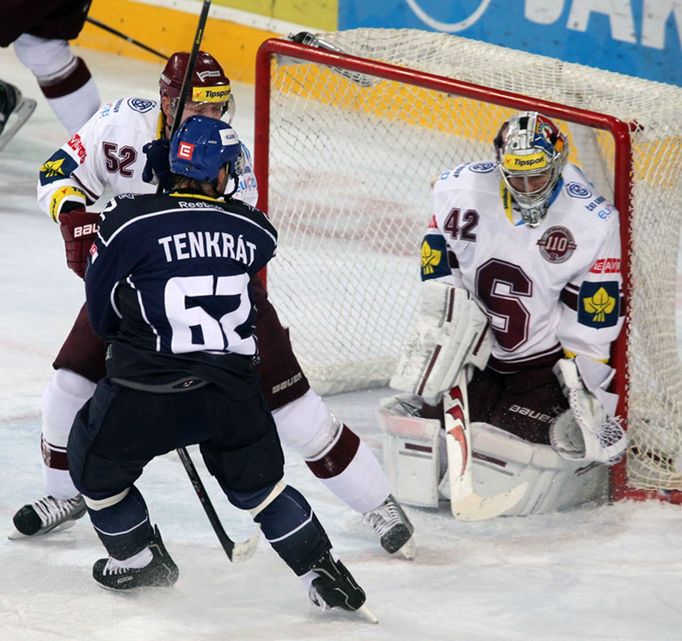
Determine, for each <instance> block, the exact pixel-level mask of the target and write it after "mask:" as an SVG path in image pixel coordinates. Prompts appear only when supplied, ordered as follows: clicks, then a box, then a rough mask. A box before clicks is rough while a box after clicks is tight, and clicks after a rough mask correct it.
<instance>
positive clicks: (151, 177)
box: [142, 138, 173, 191]
mask: <svg viewBox="0 0 682 641" xmlns="http://www.w3.org/2000/svg"><path fill="white" fill-rule="evenodd" d="M142 151H144V153H145V155H146V156H147V162H146V164H145V166H144V169H143V170H142V180H144V181H145V182H146V183H150V184H152V185H158V184H159V183H161V189H163V191H170V190H171V187H172V186H173V179H172V177H171V170H170V157H169V154H170V142H169V141H168V140H167V139H166V138H158V139H157V140H152V142H148V143H147V144H146V145H145V146H144V147H142Z"/></svg>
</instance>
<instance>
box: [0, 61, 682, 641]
mask: <svg viewBox="0 0 682 641" xmlns="http://www.w3.org/2000/svg"><path fill="white" fill-rule="evenodd" d="M81 54H82V55H83V57H85V58H86V59H87V61H88V64H89V65H90V67H91V69H92V71H93V73H94V76H95V77H96V79H97V82H98V84H99V88H100V92H101V94H102V98H103V99H104V100H109V99H113V98H117V97H121V96H124V95H141V96H148V97H154V96H155V94H156V86H157V85H156V83H157V78H158V72H159V68H160V67H159V65H155V64H145V63H140V62H133V61H130V60H124V59H121V58H115V57H111V56H107V55H103V54H97V53H94V52H91V51H82V52H81ZM228 71H229V69H228ZM0 78H2V79H4V80H7V81H10V82H12V83H14V84H16V85H18V86H19V87H21V89H22V90H23V91H24V93H25V94H26V95H28V96H31V97H35V98H36V99H37V100H38V108H37V110H36V112H35V114H34V115H33V117H32V118H31V120H30V121H29V122H28V123H27V124H26V126H25V127H24V128H23V130H22V131H21V132H20V133H19V134H18V135H17V137H16V138H15V139H14V140H13V141H12V142H11V143H10V144H9V145H8V146H7V147H6V148H5V149H4V150H3V152H2V153H0V247H1V251H0V270H1V272H0V273H1V274H2V279H1V280H0V283H1V285H0V292H2V296H1V300H2V306H1V308H0V402H1V405H0V443H2V447H1V448H0V531H2V530H3V528H4V530H5V531H7V532H9V530H10V529H11V517H12V515H13V514H14V512H15V510H16V509H17V508H18V507H20V506H21V505H22V504H23V503H25V502H28V501H31V500H35V499H36V498H38V497H39V496H40V495H42V493H43V488H42V480H41V472H40V452H39V435H40V418H39V408H40V395H41V393H42V390H43V388H44V386H45V384H46V383H47V382H48V380H49V378H50V376H51V367H50V363H51V362H52V358H53V357H54V355H55V353H56V351H57V349H58V348H59V346H60V344H61V341H62V340H63V338H64V336H65V335H66V332H67V331H68V329H69V328H70V326H71V322H72V320H73V318H74V316H75V313H76V311H77V309H78V308H79V306H80V304H81V299H82V295H83V292H82V283H80V282H79V281H78V279H77V278H76V277H75V276H74V275H73V274H72V273H71V272H69V271H68V270H67V268H66V266H65V263H64V256H63V247H62V242H61V238H60V235H59V231H58V229H57V227H56V225H54V224H53V223H52V222H51V221H50V220H49V219H48V217H47V216H46V215H45V214H43V213H42V212H40V211H39V210H38V209H37V207H36V205H35V200H34V183H35V180H36V176H37V170H38V167H39V165H40V164H41V163H42V161H43V160H45V159H46V158H47V157H48V156H50V155H51V153H52V152H53V151H54V150H55V149H56V148H57V147H59V146H60V145H61V144H62V143H63V142H64V140H65V133H64V131H63V130H62V128H61V126H60V124H59V123H58V122H57V120H56V118H55V117H54V116H53V114H52V112H51V111H50V110H49V108H48V106H47V104H46V103H45V101H44V100H43V99H42V97H41V95H40V93H39V91H38V88H37V86H36V84H35V81H34V79H33V77H32V76H31V75H30V74H29V72H27V71H26V70H25V69H24V68H23V67H22V66H21V65H20V64H19V63H18V61H17V60H16V58H15V56H14V54H13V52H12V51H11V50H6V49H5V50H2V51H1V52H0ZM236 92H237V94H238V95H237V103H238V110H237V117H236V125H237V128H238V130H239V131H240V133H241V135H242V137H243V138H244V140H245V141H246V142H247V144H249V145H250V144H251V143H252V138H253V133H252V128H253V120H252V107H253V98H252V88H251V87H250V86H237V87H236ZM385 395H387V390H373V391H366V392H356V393H351V394H345V395H340V396H334V397H329V398H328V401H329V404H330V406H331V407H332V409H333V410H334V411H335V412H336V413H337V414H338V415H339V416H340V417H341V418H342V419H343V420H344V421H345V422H347V423H348V424H349V425H351V426H352V427H353V428H354V429H355V430H356V431H357V432H358V433H360V434H361V436H362V438H363V439H364V440H365V441H366V442H367V443H368V444H369V446H370V447H371V448H372V450H373V451H374V452H375V454H376V455H377V456H380V455H381V435H380V433H379V430H378V427H377V424H376V421H375V420H374V417H373V413H374V410H375V408H376V407H377V403H378V402H379V399H380V398H382V397H383V396H385ZM194 459H195V462H196V463H197V465H198V466H199V467H200V470H203V476H204V479H205V482H206V484H207V486H208V487H209V490H210V492H211V495H212V497H213V501H214V504H215V505H216V506H217V509H218V511H219V513H220V516H221V518H222V520H223V523H224V524H225V527H226V529H227V531H228V532H229V533H230V534H231V535H232V536H233V537H235V538H239V539H241V538H245V537H246V536H247V535H248V534H250V533H251V532H252V531H253V529H254V526H253V525H252V524H251V523H250V522H249V521H248V519H247V518H246V517H245V516H244V515H242V514H240V513H239V512H237V511H236V510H234V509H232V508H231V507H229V506H228V505H227V501H226V500H225V499H224V498H223V497H222V496H221V495H220V494H219V491H218V488H217V485H216V484H215V483H214V482H213V481H212V479H210V477H209V476H208V475H207V473H206V472H205V469H204V468H203V466H201V465H199V463H200V460H199V456H198V455H197V453H196V452H195V456H194ZM286 479H287V480H288V481H289V482H290V483H291V484H293V485H295V486H296V487H298V488H299V489H300V490H301V491H303V492H304V494H305V495H306V496H307V497H308V499H309V500H310V502H311V503H312V505H313V507H314V508H315V510H316V512H317V514H318V516H319V517H320V519H321V521H322V522H323V523H324V524H325V526H326V527H327V530H328V532H329V535H330V537H331V539H332V541H333V543H334V545H335V548H336V550H337V551H338V553H339V554H340V556H341V557H342V559H343V561H344V562H345V563H346V564H347V565H348V567H349V568H350V569H351V571H352V572H353V573H354V575H355V576H356V578H357V579H358V581H359V582H360V583H361V585H362V586H363V587H364V588H365V589H366V591H367V594H368V605H369V606H370V607H371V608H372V610H373V611H374V613H375V614H376V615H377V617H378V618H379V620H380V623H379V624H378V625H371V624H368V623H364V622H361V621H358V620H357V619H354V618H353V617H352V616H349V615H348V614H347V613H343V612H336V611H332V612H328V613H324V614H323V613H319V612H317V611H316V610H315V609H314V608H313V606H311V605H310V604H309V602H308V600H307V596H306V595H305V594H304V591H303V589H302V587H301V586H300V584H299V582H298V580H297V579H296V578H295V577H294V576H293V575H292V574H291V573H290V572H289V570H288V569H287V568H286V567H285V566H284V564H283V563H282V562H280V560H279V558H278V557H277V556H276V555H275V554H274V552H272V551H271V550H270V549H269V547H268V546H267V544H266V543H265V541H264V540H261V542H260V545H259V549H258V551H257V553H256V555H255V557H254V558H252V559H251V560H249V561H248V562H245V563H243V564H231V563H230V562H229V561H228V560H227V558H226V557H225V555H224V553H223V552H222V549H221V548H220V546H219V544H218V542H217V540H216V538H215V536H214V534H213V532H212V530H211V528H210V526H209V524H208V521H207V520H206V518H205V516H204V514H203V512H202V509H201V506H200V504H199V502H198V500H197V498H196V496H195V495H194V492H193V490H192V488H191V486H190V484H189V481H188V479H187V477H186V475H185V472H184V470H183V468H182V466H181V464H180V463H179V461H178V460H177V458H176V457H175V456H174V455H168V456H166V457H163V458H161V459H158V460H156V461H154V462H153V463H152V464H150V466H149V467H148V469H147V471H146V472H145V474H144V477H143V479H142V480H141V482H140V488H141V490H142V491H143V492H144V494H145V496H146V499H147V502H148V504H149V508H150V511H151V515H152V518H153V520H154V521H156V522H157V523H159V525H160V527H161V530H162V533H163V535H164V539H165V542H166V545H167V547H168V549H169V550H170V552H171V554H172V555H173V557H174V558H175V560H176V561H177V563H178V565H179V566H180V568H181V576H180V580H179V582H178V584H177V585H176V586H175V588H174V589H172V590H158V591H153V590H150V591H146V592H142V593H138V594H135V595H121V594H114V593H111V592H107V591H104V590H101V589H99V588H98V587H97V586H96V585H95V583H94V582H93V580H92V578H91V576H90V573H91V567H92V563H93V562H94V561H95V560H96V559H97V558H99V557H101V556H102V555H103V548H102V546H101V545H100V543H99V541H98V539H97V538H96V536H95V534H94V532H93V530H92V528H91V527H90V525H89V523H88V521H87V517H86V518H84V519H82V520H81V521H79V522H78V523H77V524H76V526H75V527H73V528H72V529H70V530H68V531H66V532H63V533H60V534H56V535H53V536H51V537H46V538H43V539H41V540H35V541H19V542H17V541H9V540H7V539H5V538H4V537H0V641H57V640H69V641H86V640H87V641H118V640H123V641H152V640H154V641H170V640H174V641H175V640H177V641H185V640H187V641H218V640H220V641H224V640H226V639H231V640H232V639H233V640H244V641H245V640H247V639H248V640H249V641H266V640H267V641H273V640H278V641H284V640H291V641H294V640H297V641H298V640H313V639H316V640H320V641H331V640H332V639H333V640H335V641H341V640H354V641H355V640H362V639H371V640H373V641H374V640H376V641H378V640H386V641H395V640H397V639H400V640H402V639H409V640H415V639H425V640H429V641H430V640H443V641H446V640H447V641H455V640H462V641H491V640H492V639H504V640H505V641H517V640H518V641H530V640H533V641H534V640H536V639H542V640H543V641H560V640H567V641H568V640H571V641H572V640H581V641H582V640H584V641H587V640H594V641H597V640H599V641H605V640H609V639H613V640H614V641H615V640H618V641H668V640H669V641H676V640H677V639H680V638H681V637H682V633H681V632H680V626H681V624H682V554H681V552H680V550H682V509H680V507H676V506H670V505H666V504H659V503H656V502H653V503H621V504H617V505H614V506H605V507H602V508H598V509H585V510H579V511H575V512H572V513H565V514H554V515H547V516H537V517H530V518H509V519H498V520H495V521H490V522H482V523H478V524H464V523H457V522H455V521H454V520H453V519H452V518H451V517H450V516H449V515H448V512H447V511H446V510H445V508H443V509H442V510H441V511H440V512H434V511H427V510H416V509H410V510H408V511H409V515H410V517H411V519H412V521H413V522H414V524H415V526H416V531H417V534H416V539H417V543H418V556H417V558H416V560H414V561H412V562H408V561H405V560H401V559H398V558H390V557H388V556H387V555H386V554H385V553H383V551H382V550H381V549H380V547H379V545H378V542H377V541H376V540H375V538H374V536H373V535H372V534H371V533H370V532H369V531H368V530H366V529H365V528H364V527H363V526H362V525H361V524H360V519H359V516H358V515H357V514H355V513H354V512H352V511H351V510H350V509H349V508H347V507H346V506H344V505H343V504H341V503H340V502H339V501H338V500H337V499H336V498H335V497H334V496H332V495H331V494H330V493H329V492H327V491H326V490H325V489H324V488H323V487H322V486H321V485H320V484H319V483H318V482H317V481H316V480H315V479H314V478H313V477H312V476H311V474H310V473H309V472H308V471H307V468H306V467H305V466H304V464H303V463H302V461H301V459H300V458H299V457H297V456H296V455H295V454H293V453H287V467H286Z"/></svg>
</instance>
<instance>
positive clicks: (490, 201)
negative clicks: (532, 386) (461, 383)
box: [421, 162, 623, 372]
mask: <svg viewBox="0 0 682 641" xmlns="http://www.w3.org/2000/svg"><path fill="white" fill-rule="evenodd" d="M433 212H434V214H433V218H432V220H431V224H430V226H429V229H428V232H427V234H426V236H425V238H424V241H423V244H422V248H421V258H422V280H427V279H431V278H439V279H444V280H446V281H447V282H449V283H450V284H452V285H455V286H457V287H464V288H465V289H467V290H468V291H469V292H470V293H471V294H473V295H474V296H475V298H476V300H477V301H478V302H479V304H480V305H481V308H482V309H483V310H485V312H486V314H487V315H488V317H489V320H490V326H491V329H492V331H493V334H494V340H493V344H492V356H491V359H490V361H489V366H491V367H492V368H493V369H495V370H497V371H500V372H513V371H517V370H518V369H523V368H525V367H528V366H531V367H532V366H533V365H534V364H536V363H537V364H538V365H540V364H541V363H542V362H543V361H545V359H551V361H550V362H553V361H554V360H556V358H557V355H558V354H559V353H560V352H561V350H562V349H563V350H565V351H567V352H573V353H581V354H585V355H587V356H591V357H593V358H595V359H599V360H605V359H608V358H609V349H610V344H611V343H612V342H613V341H614V340H615V339H616V337H617V336H618V332H619V331H620V328H621V325H622V323H623V300H622V277H621V270H620V267H621V249H620V230H619V218H618V211H617V210H616V209H615V207H614V206H613V205H611V204H610V203H609V202H608V201H607V200H606V198H605V197H604V196H602V195H601V194H599V193H597V192H595V190H594V187H593V186H592V185H591V184H590V183H589V182H588V181H587V179H586V178H585V177H584V175H583V174H582V172H581V171H580V170H579V169H578V168H577V167H575V166H573V165H567V167H566V168H565V169H564V172H563V175H562V178H561V180H560V181H559V183H558V185H557V188H556V189H555V191H554V192H553V196H552V200H551V204H550V206H549V210H548V213H547V216H546V218H545V219H544V221H543V223H542V224H540V225H539V226H537V227H534V228H531V227H529V226H528V225H526V224H524V222H523V220H522V219H521V216H520V214H519V212H517V211H515V210H514V208H513V206H512V202H511V199H510V198H509V195H508V193H507V192H506V188H505V186H504V183H503V182H502V180H501V178H500V174H499V172H498V171H497V168H496V165H495V164H494V163H493V162H477V163H468V164H464V165H460V166H458V167H456V168H455V169H453V170H451V171H447V172H445V173H443V174H442V175H441V176H440V177H439V178H438V179H437V180H436V182H435V185H434V194H433Z"/></svg>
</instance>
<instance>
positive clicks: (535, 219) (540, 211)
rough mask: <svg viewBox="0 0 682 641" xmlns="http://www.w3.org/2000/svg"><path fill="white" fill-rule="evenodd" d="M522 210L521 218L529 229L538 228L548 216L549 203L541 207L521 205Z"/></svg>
mask: <svg viewBox="0 0 682 641" xmlns="http://www.w3.org/2000/svg"><path fill="white" fill-rule="evenodd" d="M519 209H520V210H521V218H523V222H525V223H526V225H528V227H537V226H538V225H539V224H540V223H541V222H542V221H543V220H544V219H545V216H546V215H547V203H546V202H545V203H544V204H542V205H541V206H539V207H524V206H523V205H519Z"/></svg>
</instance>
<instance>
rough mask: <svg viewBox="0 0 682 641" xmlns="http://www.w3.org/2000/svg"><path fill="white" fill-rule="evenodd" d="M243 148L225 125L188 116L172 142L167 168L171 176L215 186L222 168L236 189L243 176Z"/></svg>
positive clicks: (211, 119) (231, 130)
mask: <svg viewBox="0 0 682 641" xmlns="http://www.w3.org/2000/svg"><path fill="white" fill-rule="evenodd" d="M242 162H243V156H242V146H241V143H240V142H239V138H237V134H236V133H235V131H234V129H232V127H230V125H228V124H227V123H226V122H224V121H222V120H217V119H215V118H208V117H207V116H191V117H189V118H187V120H185V122H184V123H183V124H182V125H180V128H179V129H178V131H177V132H176V133H175V135H174V136H173V138H172V139H171V144H170V167H171V171H172V172H173V173H174V174H177V175H179V176H185V177H187V178H193V179H195V180H201V181H204V180H206V181H209V182H213V183H215V182H216V181H217V179H218V173H219V172H220V170H221V169H222V168H223V167H225V168H226V170H227V173H228V175H229V176H231V177H232V179H233V182H234V189H233V191H232V192H231V193H229V194H226V198H229V197H230V196H231V195H232V194H233V193H234V191H235V190H236V188H237V185H238V183H239V176H240V174H241V173H242Z"/></svg>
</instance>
